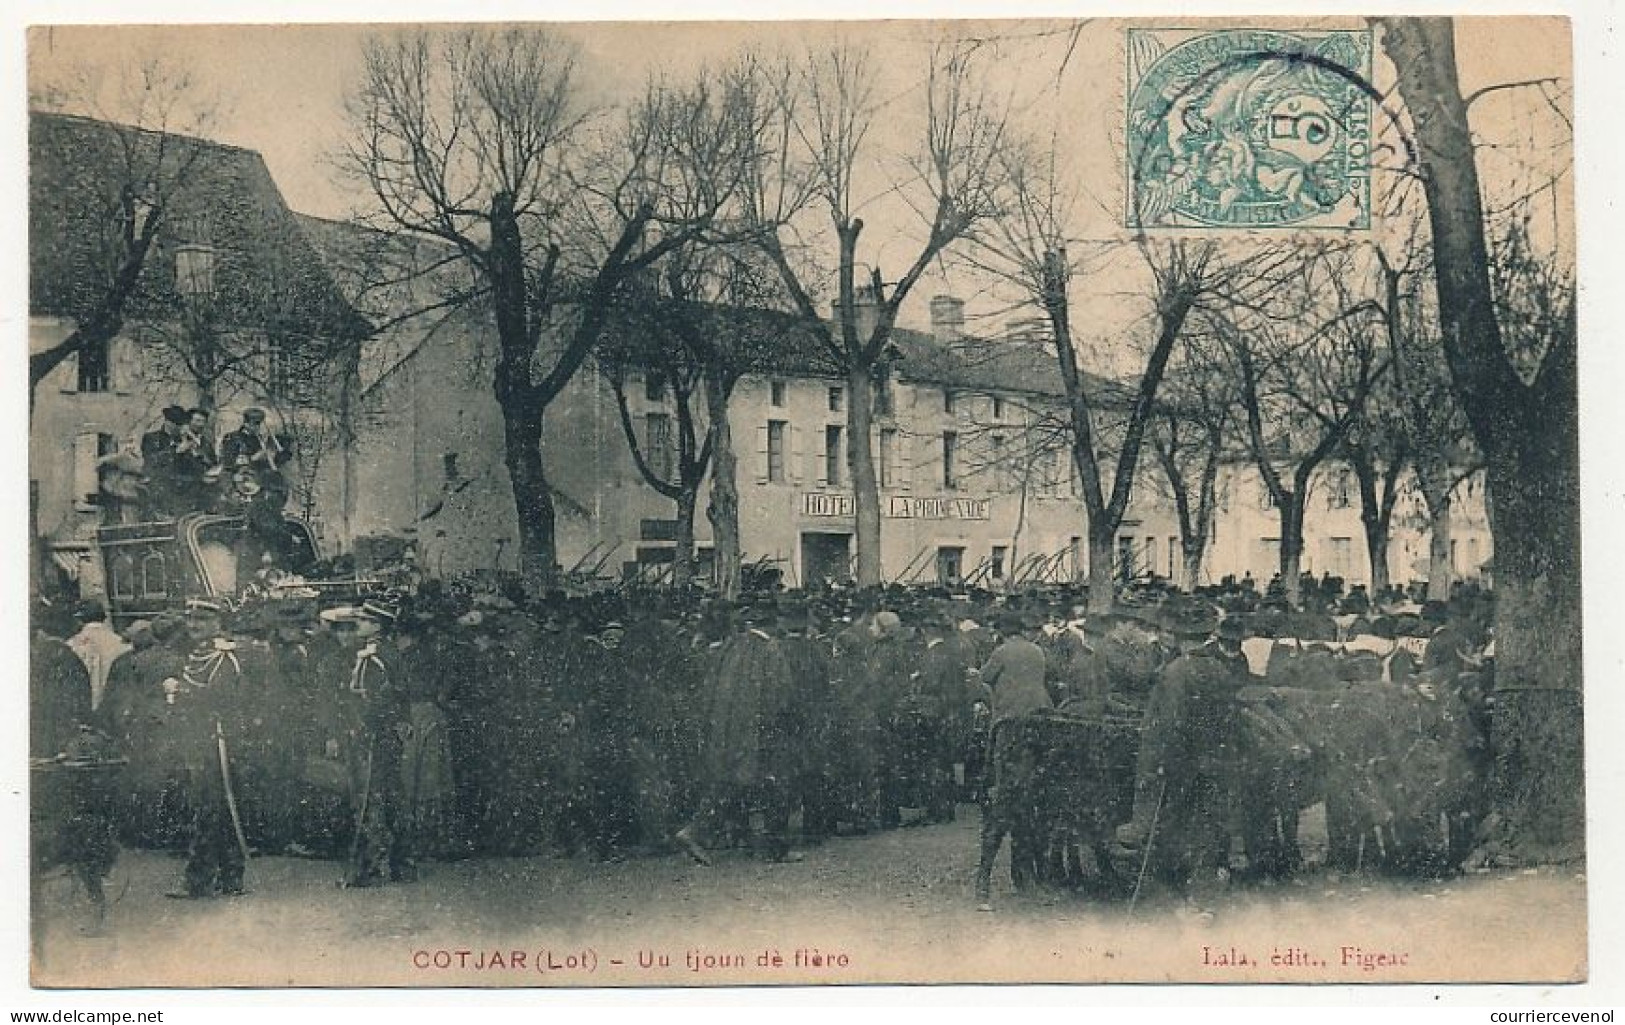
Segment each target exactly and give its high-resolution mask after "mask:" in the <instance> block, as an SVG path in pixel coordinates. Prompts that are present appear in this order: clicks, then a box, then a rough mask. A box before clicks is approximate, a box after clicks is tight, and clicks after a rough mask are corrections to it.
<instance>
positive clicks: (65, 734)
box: [28, 601, 91, 758]
mask: <svg viewBox="0 0 1625 1025" xmlns="http://www.w3.org/2000/svg"><path fill="white" fill-rule="evenodd" d="M33 619H34V624H33V625H34V632H33V636H32V638H31V639H30V643H29V651H28V664H29V709H28V710H29V731H28V741H29V755H30V756H31V757H33V758H52V757H55V756H56V755H59V754H61V753H62V752H63V751H65V750H67V748H68V746H69V745H70V744H71V743H72V741H73V740H74V738H75V737H77V736H78V733H79V727H80V726H81V725H82V724H85V723H88V722H90V719H91V710H90V673H89V672H88V671H87V670H86V669H85V664H84V662H82V661H80V659H79V656H78V655H75V654H74V653H73V649H72V648H70V647H68V645H67V643H66V642H65V641H64V640H63V638H64V637H66V636H68V635H70V634H71V633H73V631H74V629H75V628H76V627H77V625H78V624H77V623H76V622H75V620H74V618H73V616H72V615H71V614H70V613H69V612H68V610H67V609H66V608H64V607H62V606H61V605H57V604H53V603H49V602H45V601H37V602H35V604H34V610H33Z"/></svg>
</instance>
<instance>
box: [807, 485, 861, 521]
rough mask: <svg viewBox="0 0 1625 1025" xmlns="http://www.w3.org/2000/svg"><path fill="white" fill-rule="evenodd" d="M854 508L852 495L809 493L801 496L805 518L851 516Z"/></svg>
mask: <svg viewBox="0 0 1625 1025" xmlns="http://www.w3.org/2000/svg"><path fill="white" fill-rule="evenodd" d="M853 508H854V506H853V502H852V496H851V495H827V494H823V493H821V492H817V491H809V492H807V493H805V494H803V495H802V496H801V515H803V516H851V515H852V511H853Z"/></svg>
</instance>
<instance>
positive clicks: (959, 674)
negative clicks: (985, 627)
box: [910, 609, 985, 822]
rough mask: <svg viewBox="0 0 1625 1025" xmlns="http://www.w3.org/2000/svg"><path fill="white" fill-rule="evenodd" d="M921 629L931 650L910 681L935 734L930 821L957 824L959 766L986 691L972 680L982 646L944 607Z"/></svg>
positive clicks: (934, 611)
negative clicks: (975, 711) (972, 638)
mask: <svg viewBox="0 0 1625 1025" xmlns="http://www.w3.org/2000/svg"><path fill="white" fill-rule="evenodd" d="M920 625H921V630H922V632H923V633H924V636H925V651H924V654H923V655H922V656H921V658H920V664H919V669H918V671H917V673H916V674H915V676H914V677H913V679H912V680H911V681H910V682H911V694H912V695H913V696H914V697H915V698H916V700H918V701H919V702H920V703H921V704H922V705H923V708H924V710H925V718H926V721H927V723H928V724H929V725H930V727H931V728H932V731H933V735H932V736H931V738H930V739H929V741H928V744H929V747H930V750H931V759H932V762H933V766H934V771H935V781H936V785H935V789H934V792H933V798H932V800H931V802H930V804H929V805H928V806H927V808H926V820H927V821H929V822H952V821H953V819H954V804H955V792H956V787H955V786H954V765H955V763H956V762H960V761H963V760H968V754H967V752H968V749H969V747H970V744H971V733H972V715H973V710H974V708H975V706H976V702H977V700H978V699H979V698H980V697H981V696H982V694H983V693H985V692H984V691H983V690H982V688H981V687H980V686H979V685H976V684H973V683H972V682H971V676H970V674H971V670H972V669H974V668H976V666H977V659H976V645H975V643H974V642H973V641H971V639H970V638H969V637H967V636H966V635H965V633H964V632H963V631H961V630H959V629H957V628H956V626H955V624H954V622H953V620H952V619H951V618H950V617H949V616H948V615H947V614H946V613H945V612H943V611H942V610H941V609H932V610H929V611H927V612H926V613H925V616H924V617H923V619H922V620H921V624H920ZM969 774H970V773H969V768H968V766H967V769H966V775H967V776H969ZM966 782H967V783H969V782H972V781H971V780H969V779H967V780H966Z"/></svg>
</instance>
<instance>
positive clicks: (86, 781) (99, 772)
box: [28, 730, 126, 946]
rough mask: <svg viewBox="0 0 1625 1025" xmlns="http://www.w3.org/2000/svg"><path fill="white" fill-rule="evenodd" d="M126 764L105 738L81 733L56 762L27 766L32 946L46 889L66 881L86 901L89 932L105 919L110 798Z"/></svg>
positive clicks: (113, 851) (112, 853)
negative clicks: (62, 879) (80, 890)
mask: <svg viewBox="0 0 1625 1025" xmlns="http://www.w3.org/2000/svg"><path fill="white" fill-rule="evenodd" d="M125 764H126V759H124V758H123V757H120V756H117V755H115V754H113V752H112V745H111V743H110V742H109V741H107V740H106V738H105V737H102V736H100V735H99V734H95V733H92V732H91V731H89V730H86V731H84V732H83V734H82V735H81V737H80V738H79V739H78V740H76V741H75V743H74V744H73V745H71V746H70V749H69V750H68V751H66V752H64V753H63V754H61V755H58V756H57V757H55V758H36V759H32V760H31V761H30V762H29V773H28V776H29V839H30V845H29V846H30V850H29V870H30V890H31V892H32V898H33V900H34V903H35V905H36V906H35V908H34V914H33V922H34V928H35V930H36V932H35V944H36V946H38V945H39V944H40V943H41V942H42V941H43V935H42V932H41V930H43V928H44V925H45V916H44V915H42V914H41V912H42V911H43V910H44V909H43V907H42V906H41V905H42V904H43V901H44V898H45V887H46V885H47V884H48V883H50V882H51V881H53V880H55V879H60V878H63V877H66V878H68V879H70V880H72V881H73V883H74V884H75V885H76V886H79V887H82V888H83V889H84V892H85V895H86V897H87V898H88V899H89V901H90V906H91V914H92V916H93V918H92V922H91V926H90V928H91V930H92V931H100V929H101V927H102V926H103V924H104V923H105V922H106V918H107V887H106V886H105V881H106V879H107V877H108V875H109V874H110V873H111V872H112V871H113V866H114V865H115V864H116V863H117V862H118V840H117V838H116V835H115V834H116V825H115V821H114V810H113V808H114V798H115V794H116V788H117V786H118V783H119V775H120V773H121V772H122V770H123V768H124V765H125Z"/></svg>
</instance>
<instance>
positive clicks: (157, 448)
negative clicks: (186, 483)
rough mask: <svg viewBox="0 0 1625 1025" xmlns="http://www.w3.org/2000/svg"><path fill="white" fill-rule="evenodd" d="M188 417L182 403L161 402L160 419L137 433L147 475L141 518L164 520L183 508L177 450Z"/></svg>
mask: <svg viewBox="0 0 1625 1025" xmlns="http://www.w3.org/2000/svg"><path fill="white" fill-rule="evenodd" d="M188 419H189V417H188V415H187V412H186V409H185V407H182V406H165V407H164V409H163V420H162V421H160V422H159V424H158V426H157V427H156V428H154V429H153V430H150V431H148V432H146V433H145V434H143V435H142V436H141V462H142V465H143V466H144V467H145V470H146V476H147V488H146V500H145V502H144V504H143V506H142V511H141V516H142V519H145V520H167V519H171V518H173V517H175V516H178V515H180V514H181V513H183V512H186V511H187V509H186V507H185V501H186V496H185V495H184V494H183V492H184V490H185V489H184V487H183V486H182V481H181V477H182V474H181V459H180V453H179V451H178V449H179V446H180V443H181V433H182V431H183V430H185V428H186V424H187V421H188Z"/></svg>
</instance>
